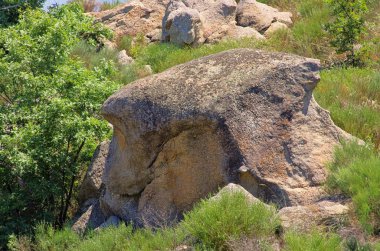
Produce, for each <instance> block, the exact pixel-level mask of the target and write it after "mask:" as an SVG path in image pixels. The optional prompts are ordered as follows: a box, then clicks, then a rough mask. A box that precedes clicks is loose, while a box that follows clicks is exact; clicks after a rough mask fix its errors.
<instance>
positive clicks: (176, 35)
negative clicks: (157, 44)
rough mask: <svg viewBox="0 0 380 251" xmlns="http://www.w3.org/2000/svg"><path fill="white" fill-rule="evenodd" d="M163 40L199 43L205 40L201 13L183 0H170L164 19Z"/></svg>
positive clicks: (179, 42)
mask: <svg viewBox="0 0 380 251" xmlns="http://www.w3.org/2000/svg"><path fill="white" fill-rule="evenodd" d="M163 27H164V28H163V31H164V32H163V35H162V40H164V41H168V42H172V43H176V44H179V45H183V44H188V45H190V44H194V45H198V44H201V43H203V42H204V40H205V39H204V37H203V22H202V20H201V16H200V13H199V12H198V11H197V10H195V9H191V8H188V7H186V5H185V4H184V3H182V2H179V1H177V2H170V3H169V5H168V7H167V10H166V15H165V17H164V21H163Z"/></svg>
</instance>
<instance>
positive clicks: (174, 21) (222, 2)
mask: <svg viewBox="0 0 380 251" xmlns="http://www.w3.org/2000/svg"><path fill="white" fill-rule="evenodd" d="M90 15H92V16H94V17H95V19H96V21H97V22H102V23H104V24H105V25H106V26H108V27H109V28H111V29H112V30H113V31H114V32H115V35H116V40H117V39H118V38H120V37H121V36H124V35H129V36H136V35H138V34H143V35H144V36H145V38H146V39H147V41H148V42H149V41H150V42H154V41H158V40H160V39H161V40H162V41H167V42H173V43H176V44H180V45H184V44H186V45H199V44H202V43H214V42H218V41H220V40H222V39H225V38H242V37H253V38H257V39H264V36H262V35H263V34H264V32H265V31H266V30H267V29H269V28H271V32H273V31H274V30H277V29H278V27H279V25H278V23H281V24H283V25H285V26H286V27H287V26H289V25H291V24H292V20H291V17H292V14H291V13H289V12H280V11H279V10H277V9H275V8H272V7H270V6H268V5H265V4H262V3H259V2H256V1H255V0H241V1H240V2H239V4H237V3H236V1H235V0H213V1H205V0H201V1H200V0H132V1H129V2H128V3H126V4H123V5H120V6H118V7H116V8H115V9H112V10H107V11H102V12H95V13H90ZM272 25H273V27H272ZM282 27H283V26H282ZM260 33H261V34H260Z"/></svg>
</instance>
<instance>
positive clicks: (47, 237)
mask: <svg viewBox="0 0 380 251" xmlns="http://www.w3.org/2000/svg"><path fill="white" fill-rule="evenodd" d="M80 241H81V239H80V237H79V236H78V235H77V234H76V233H75V232H73V231H72V230H71V229H70V228H68V227H66V228H64V229H62V230H57V229H54V228H53V227H52V226H51V225H49V224H44V223H42V224H39V225H37V227H36V233H35V247H34V250H39V251H53V250H57V251H58V250H69V249H71V248H74V247H76V246H77V245H78V244H79V243H80Z"/></svg>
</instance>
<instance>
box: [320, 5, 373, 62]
mask: <svg viewBox="0 0 380 251" xmlns="http://www.w3.org/2000/svg"><path fill="white" fill-rule="evenodd" d="M326 2H327V3H328V4H329V6H330V8H331V11H332V14H333V15H334V17H335V18H334V20H333V21H332V22H331V23H329V24H327V26H326V28H327V31H328V32H329V33H330V34H331V35H333V40H332V41H331V44H332V45H333V46H334V47H336V48H337V53H348V61H349V62H350V63H352V64H355V63H356V57H355V49H354V46H355V44H357V43H358V40H359V38H360V35H361V34H362V33H363V32H364V29H365V27H364V18H363V16H364V14H365V13H366V12H367V11H368V8H367V3H366V0H326Z"/></svg>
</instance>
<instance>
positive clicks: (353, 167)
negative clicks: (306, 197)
mask: <svg viewBox="0 0 380 251" xmlns="http://www.w3.org/2000/svg"><path fill="white" fill-rule="evenodd" d="M329 169H330V172H331V174H330V176H329V178H328V181H327V185H328V187H329V188H330V189H333V190H334V189H335V190H338V191H340V192H342V193H344V194H346V195H349V196H351V197H352V200H353V202H354V205H355V209H356V212H357V214H358V217H359V220H360V222H361V224H362V225H363V227H364V228H365V229H366V230H367V231H369V232H370V233H379V232H380V189H379V184H380V156H379V155H378V154H377V153H376V152H375V151H374V149H372V148H371V147H369V146H361V145H358V144H356V143H355V142H354V143H352V142H351V143H344V144H343V147H342V148H338V149H337V150H336V152H335V156H334V161H333V162H332V163H331V164H330V165H329ZM364 188H365V189H364Z"/></svg>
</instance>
